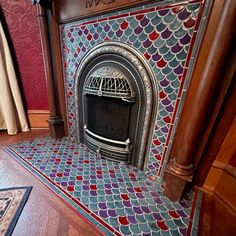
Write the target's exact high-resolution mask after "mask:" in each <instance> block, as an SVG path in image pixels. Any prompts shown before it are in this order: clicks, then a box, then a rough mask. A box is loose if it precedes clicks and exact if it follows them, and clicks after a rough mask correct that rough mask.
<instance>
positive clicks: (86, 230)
mask: <svg viewBox="0 0 236 236" xmlns="http://www.w3.org/2000/svg"><path fill="white" fill-rule="evenodd" d="M46 134H48V130H32V131H30V132H25V133H20V134H18V135H15V136H8V135H7V134H6V132H3V131H1V132H0V147H1V146H4V145H7V144H10V143H14V142H18V141H22V140H25V139H31V138H34V137H37V136H41V135H46ZM14 186H33V189H32V191H31V194H30V197H29V199H28V201H27V203H26V205H25V207H24V209H23V211H22V213H21V215H20V218H19V220H18V222H17V225H16V227H15V229H14V231H13V234H12V235H13V236H22V235H24V236H32V235H34V236H41V235H42V236H44V235H48V236H54V235H60V236H68V235H70V236H74V235H79V236H84V235H91V236H94V235H95V236H96V235H102V234H101V233H100V232H98V231H97V229H96V228H93V226H92V225H90V224H89V223H88V222H86V221H85V220H84V219H83V218H81V217H80V216H78V214H77V213H75V212H74V211H73V210H72V209H71V208H70V207H68V206H67V205H66V203H64V202H63V201H62V200H61V199H60V198H59V197H58V196H56V195H55V194H54V193H53V192H52V191H51V190H49V189H48V188H47V187H46V186H45V185H43V184H42V183H41V182H40V181H39V180H38V179H37V178H36V177H34V176H33V175H32V174H31V173H29V172H28V171H27V170H26V169H25V168H24V167H22V166H21V165H20V164H19V163H18V162H16V161H15V160H13V159H12V158H11V157H9V156H8V154H6V153H5V152H4V151H3V150H1V149H0V188H7V187H14Z"/></svg>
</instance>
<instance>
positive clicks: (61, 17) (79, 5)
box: [52, 0, 151, 23]
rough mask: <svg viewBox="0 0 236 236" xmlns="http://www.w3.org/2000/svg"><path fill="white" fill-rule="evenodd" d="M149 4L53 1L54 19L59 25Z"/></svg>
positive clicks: (115, 0) (107, 0)
mask: <svg viewBox="0 0 236 236" xmlns="http://www.w3.org/2000/svg"><path fill="white" fill-rule="evenodd" d="M148 2H149V3H150V2H151V1H150V0H129V1H127V0H54V1H52V5H53V9H54V12H55V17H56V20H57V22H59V23H67V22H71V21H74V20H78V19H80V18H85V17H91V16H94V15H98V14H101V13H107V12H111V11H115V10H121V9H124V8H127V7H131V6H136V5H141V4H144V3H148Z"/></svg>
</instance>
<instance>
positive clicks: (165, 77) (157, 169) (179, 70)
mask: <svg viewBox="0 0 236 236" xmlns="http://www.w3.org/2000/svg"><path fill="white" fill-rule="evenodd" d="M209 8H210V6H209V1H205V0H195V1H189V3H188V2H186V1H183V2H181V1H180V2H179V3H174V1H159V2H156V3H152V4H146V5H144V6H141V7H135V8H131V9H128V10H123V11H119V12H112V13H110V14H104V15H100V16H96V17H92V18H88V19H83V20H79V21H73V22H72V23H66V24H62V25H60V38H61V48H62V60H63V65H64V88H65V98H66V109H67V124H68V133H69V136H70V137H71V138H72V140H76V129H77V128H79V129H81V130H82V128H81V127H78V125H77V124H76V111H75V97H74V96H75V81H76V79H78V78H76V73H77V69H78V66H79V64H80V62H81V60H82V58H83V56H84V55H85V53H87V52H88V51H89V50H90V49H91V48H93V46H95V45H97V44H99V43H102V42H104V41H119V42H121V43H125V44H129V45H130V46H132V47H133V48H134V49H136V50H138V51H139V53H141V54H142V55H143V56H144V57H145V60H146V61H147V63H148V64H149V65H150V67H151V68H152V70H153V72H154V74H155V75H156V80H157V86H158V88H157V89H158V112H157V114H156V122H155V127H154V132H153V133H152V132H150V134H149V135H151V136H152V144H151V147H150V151H149V158H148V161H147V168H146V170H147V173H148V174H149V175H154V176H157V177H160V176H162V174H163V171H164V169H165V165H166V163H167V161H168V155H169V151H170V149H171V145H172V139H173V135H174V132H175V129H176V124H177V120H178V118H179V112H180V110H181V108H182V104H183V102H184V95H185V92H186V90H187V87H188V84H189V82H190V77H191V71H192V69H193V65H194V63H195V61H196V53H197V50H198V48H199V43H200V39H201V35H202V33H203V31H204V25H205V23H206V20H207V12H208V9H209Z"/></svg>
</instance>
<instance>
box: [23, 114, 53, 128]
mask: <svg viewBox="0 0 236 236" xmlns="http://www.w3.org/2000/svg"><path fill="white" fill-rule="evenodd" d="M27 115H28V121H29V126H30V128H31V129H48V122H47V120H48V117H49V111H48V110H28V111H27Z"/></svg>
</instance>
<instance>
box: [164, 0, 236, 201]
mask: <svg viewBox="0 0 236 236" xmlns="http://www.w3.org/2000/svg"><path fill="white" fill-rule="evenodd" d="M235 13H236V1H235V0H227V1H225V4H224V6H223V10H222V14H221V17H220V22H219V25H218V27H217V31H216V34H215V37H214V40H213V43H212V46H211V49H210V53H209V55H208V59H207V62H206V64H205V67H204V71H203V73H202V76H201V78H199V77H198V78H197V77H195V78H193V79H192V81H191V84H190V87H189V89H188V92H187V95H186V99H185V103H184V107H183V110H182V114H181V117H180V121H179V124H178V127H177V131H176V134H175V137H174V144H173V148H172V152H171V158H170V161H169V163H168V165H167V168H166V170H165V174H164V182H165V184H164V193H165V194H166V195H167V196H168V197H169V198H170V200H172V201H178V200H180V198H181V196H182V193H183V190H184V187H185V185H186V183H187V182H188V181H189V182H190V181H192V178H193V174H194V170H195V166H194V165H196V164H197V163H198V161H199V160H198V158H199V157H197V155H199V156H200V155H201V153H202V151H203V148H204V147H205V145H206V141H207V138H206V137H209V135H210V131H211V129H212V127H213V124H214V122H215V119H216V116H217V113H218V111H219V108H220V106H221V104H222V101H223V98H224V95H225V93H226V91H227V88H228V87H227V86H229V83H230V81H224V79H223V78H224V77H223V75H222V73H224V71H225V68H226V67H227V61H228V58H227V57H228V55H229V52H230V50H231V44H232V41H233V36H234V33H235V20H236V18H235ZM204 142H205V143H204Z"/></svg>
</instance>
